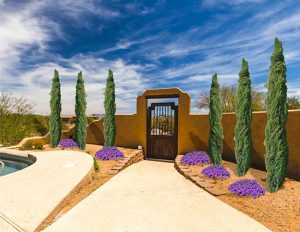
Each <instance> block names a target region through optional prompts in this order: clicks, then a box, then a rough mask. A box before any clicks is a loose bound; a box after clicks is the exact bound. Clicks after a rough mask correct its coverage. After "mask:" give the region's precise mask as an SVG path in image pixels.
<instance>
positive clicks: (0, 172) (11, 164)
mask: <svg viewBox="0 0 300 232" xmlns="http://www.w3.org/2000/svg"><path fill="white" fill-rule="evenodd" d="M0 161H2V162H3V163H4V167H3V168H2V169H1V167H2V165H1V164H0V176H4V175H7V174H10V173H13V172H16V171H19V170H21V169H23V168H26V167H28V166H29V165H30V164H29V163H26V162H22V161H12V160H5V159H0Z"/></svg>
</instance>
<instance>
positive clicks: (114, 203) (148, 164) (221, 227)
mask: <svg viewBox="0 0 300 232" xmlns="http://www.w3.org/2000/svg"><path fill="white" fill-rule="evenodd" d="M100 168H101V167H100ZM46 231H73V232H74V231H89V232H92V231H97V232H107V231H109V232H150V231H151V232H152V231H153V232H160V231H162V232H168V231H170V232H177V231H178V232H179V231H180V232H181V231H182V232H193V231H197V232H198V231H218V232H220V231H239V232H240V231H243V232H245V231H255V232H258V231H268V229H266V228H265V227H264V226H262V225H261V224H259V223H258V222H256V221H255V220H253V219H251V218H250V217H248V216H247V215H245V214H243V213H241V212H239V211H237V210H236V209H234V208H232V207H230V206H228V205H227V204H225V203H223V202H221V201H219V200H218V199H216V198H215V197H213V196H211V195H210V194H209V193H207V192H205V191H204V190H202V189H201V188H199V187H197V186H196V185H194V184H193V183H192V182H190V181H188V180H186V179H185V178H184V177H183V176H181V175H180V174H179V173H178V172H177V171H176V170H175V169H174V164H172V163H161V162H154V161H142V162H139V163H137V164H134V165H132V166H130V167H129V168H127V169H125V170H124V171H122V172H121V173H119V174H118V175H116V176H114V177H113V178H112V179H111V180H110V181H109V182H107V183H106V184H104V185H103V186H102V187H100V188H99V189H98V190H96V191H95V192H94V193H92V194H91V195H90V196H89V197H88V198H86V199H85V200H83V201H82V202H80V203H79V204H78V205H77V206H76V207H74V208H73V209H72V210H70V211H69V212H68V213H67V214H65V215H64V216H62V217H61V218H60V219H58V220H57V221H56V222H55V223H54V224H52V225H51V226H50V227H48V228H47V229H46Z"/></svg>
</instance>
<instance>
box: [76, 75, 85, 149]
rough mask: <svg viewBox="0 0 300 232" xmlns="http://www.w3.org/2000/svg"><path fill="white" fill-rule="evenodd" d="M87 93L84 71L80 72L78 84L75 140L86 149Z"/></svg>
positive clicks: (80, 146) (81, 147)
mask: <svg viewBox="0 0 300 232" xmlns="http://www.w3.org/2000/svg"><path fill="white" fill-rule="evenodd" d="M85 98H86V94H85V89H84V81H83V77H82V72H79V73H78V76H77V84H76V99H75V100H76V105H75V113H76V120H75V140H76V142H77V144H78V146H79V148H80V149H84V148H85V146H86V124H87V120H86V116H85V111H86V99H85Z"/></svg>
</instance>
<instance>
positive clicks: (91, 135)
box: [87, 88, 300, 178]
mask: <svg viewBox="0 0 300 232" xmlns="http://www.w3.org/2000/svg"><path fill="white" fill-rule="evenodd" d="M174 94H178V95H179V98H178V153H186V152H188V151H193V150H206V151H207V150H208V137H209V121H208V115H207V114H198V115H194V114H190V108H191V101H190V96H189V95H188V94H187V93H184V92H182V91H181V90H180V89H177V88H172V89H159V90H147V91H145V92H144V94H143V95H141V96H139V97H138V98H137V114H134V115H116V124H117V135H116V145H117V146H125V147H133V148H134V147H137V146H138V145H142V146H143V148H144V151H147V144H146V142H147V139H146V130H147V126H146V117H147V99H146V97H147V96H160V95H174ZM266 122H267V115H266V112H255V113H253V119H252V138H253V161H252V164H253V166H254V167H257V168H261V169H264V168H265V165H264V153H265V147H264V144H263V141H264V131H265V125H266ZM222 124H223V130H224V134H223V136H224V139H223V158H224V159H225V160H230V161H234V141H233V138H234V127H235V114H234V113H225V114H223V119H222ZM298 133H300V110H293V111H289V117H288V122H287V137H288V144H289V167H288V170H289V171H288V172H289V176H291V177H298V178H300V142H298V141H299V138H298V137H297V135H298ZM87 134H88V136H87V142H88V143H97V144H103V142H104V140H103V121H102V120H99V121H95V122H93V123H92V124H91V125H90V126H89V127H88V133H87Z"/></svg>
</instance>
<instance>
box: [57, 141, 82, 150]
mask: <svg viewBox="0 0 300 232" xmlns="http://www.w3.org/2000/svg"><path fill="white" fill-rule="evenodd" d="M58 146H60V147H63V148H73V147H78V144H77V143H76V142H75V141H74V140H73V139H62V140H60V141H59V143H58Z"/></svg>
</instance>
